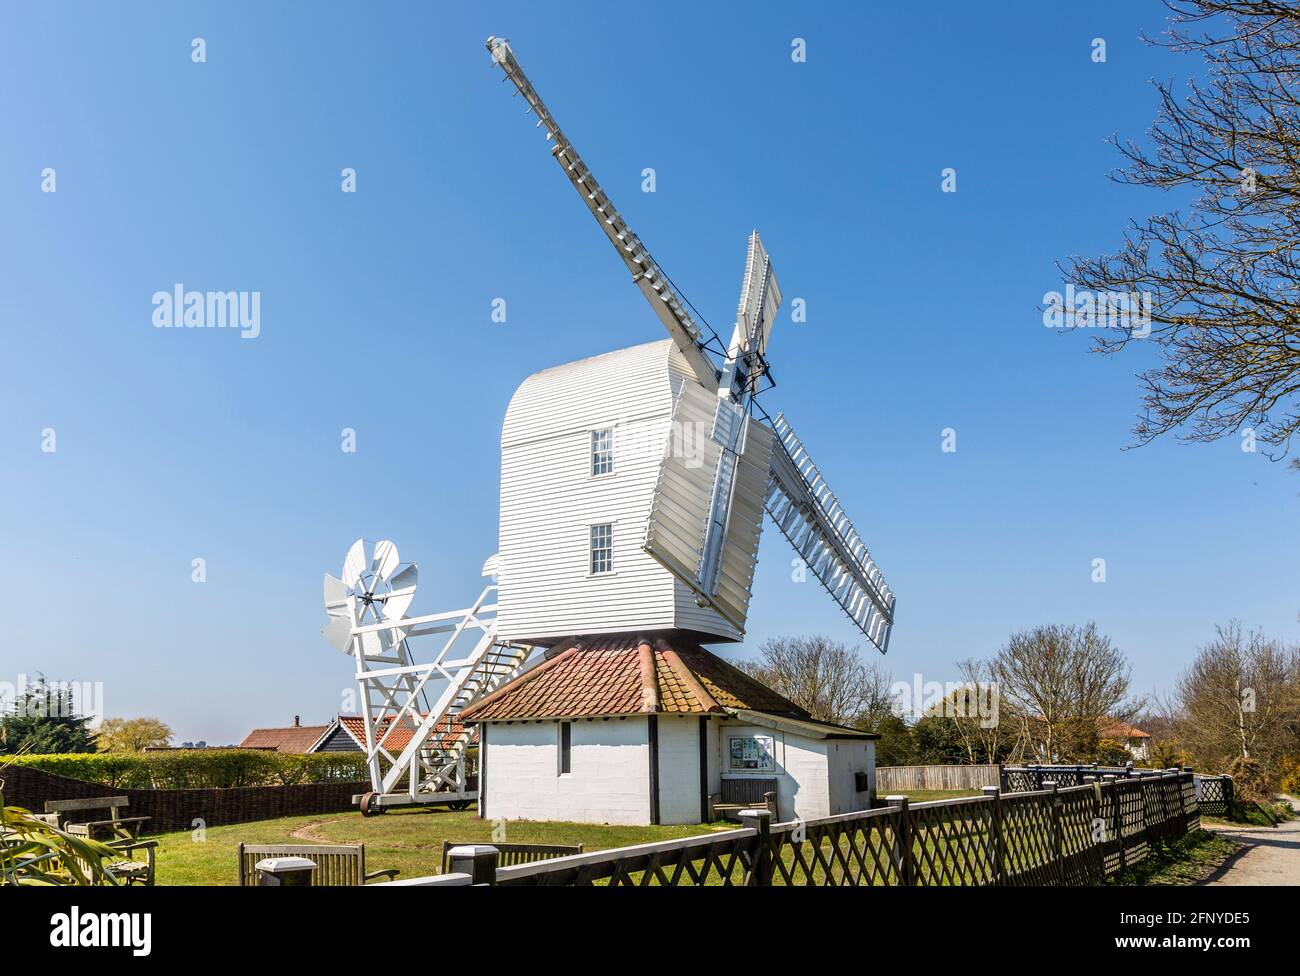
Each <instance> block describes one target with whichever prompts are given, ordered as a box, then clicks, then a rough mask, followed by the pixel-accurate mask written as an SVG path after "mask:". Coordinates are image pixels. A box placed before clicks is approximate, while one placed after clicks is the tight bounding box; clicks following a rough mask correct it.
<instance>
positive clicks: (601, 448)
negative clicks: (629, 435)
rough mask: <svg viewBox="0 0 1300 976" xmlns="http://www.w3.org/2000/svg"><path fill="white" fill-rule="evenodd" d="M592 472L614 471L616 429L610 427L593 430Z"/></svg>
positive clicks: (595, 473) (605, 472)
mask: <svg viewBox="0 0 1300 976" xmlns="http://www.w3.org/2000/svg"><path fill="white" fill-rule="evenodd" d="M591 473H592V474H593V475H597V474H613V473H614V431H613V430H611V429H609V428H606V429H605V430H593V431H592V432H591Z"/></svg>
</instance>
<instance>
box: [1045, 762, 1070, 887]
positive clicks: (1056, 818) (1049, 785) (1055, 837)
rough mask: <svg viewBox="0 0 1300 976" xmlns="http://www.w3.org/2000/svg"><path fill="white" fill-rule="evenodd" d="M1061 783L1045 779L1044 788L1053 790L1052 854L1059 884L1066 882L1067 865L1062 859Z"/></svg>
mask: <svg viewBox="0 0 1300 976" xmlns="http://www.w3.org/2000/svg"><path fill="white" fill-rule="evenodd" d="M1060 785H1061V784H1060V783H1058V782H1057V781H1056V780H1054V779H1048V780H1043V789H1045V790H1051V791H1052V796H1051V801H1050V802H1051V804H1052V806H1051V811H1052V812H1051V823H1052V856H1053V857H1054V858H1055V859H1056V878H1057V884H1065V865H1064V863H1063V862H1062V859H1061V846H1062V841H1061V800H1060V797H1059V796H1058V795H1057V791H1058V790H1059V789H1060Z"/></svg>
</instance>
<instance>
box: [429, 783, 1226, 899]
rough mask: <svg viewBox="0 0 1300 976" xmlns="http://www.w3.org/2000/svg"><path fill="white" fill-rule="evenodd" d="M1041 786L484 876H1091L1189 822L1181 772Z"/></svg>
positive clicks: (556, 881) (766, 825)
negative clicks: (1020, 791)
mask: <svg viewBox="0 0 1300 976" xmlns="http://www.w3.org/2000/svg"><path fill="white" fill-rule="evenodd" d="M1046 785H1047V788H1046V789H1042V790H1034V791H1031V792H1025V793H1003V792H1001V791H999V790H997V789H996V788H994V787H989V788H988V789H987V790H986V793H985V795H984V796H973V797H962V798H959V799H955V800H939V801H937V802H933V803H918V804H916V805H915V806H913V805H911V804H909V803H908V801H907V799H906V798H904V797H896V798H891V801H892V802H891V804H890V805H889V806H884V807H877V808H876V809H873V810H864V811H861V812H858V813H850V814H844V815H842V816H838V817H828V818H825V819H820V820H813V821H807V822H799V821H795V822H791V823H782V824H771V823H770V822H769V820H768V819H767V814H766V812H765V811H764V812H763V813H761V814H760V815H758V816H756V817H753V818H750V819H749V820H747V821H746V825H745V826H744V827H743V828H742V829H740V830H730V831H726V832H725V833H718V834H705V835H702V836H699V837H690V838H686V839H684V840H673V841H663V842H660V843H655V844H641V845H638V846H636V847H624V848H618V849H615V850H609V851H597V852H595V853H591V854H578V855H573V856H569V857H560V858H555V859H554V860H550V861H541V862H537V863H534V864H521V865H517V866H512V867H501V868H497V870H496V871H495V872H489V874H488V875H487V877H488V878H489V880H488V882H487V883H495V884H499V885H613V886H619V885H637V886H677V885H692V886H693V885H709V886H713V885H855V886H856V885H865V886H888V885H927V886H929V885H945V886H946V885H996V884H1001V885H1063V884H1069V885H1078V884H1096V883H1099V882H1101V881H1103V880H1105V879H1106V878H1108V877H1111V876H1112V875H1114V874H1115V873H1116V872H1117V871H1119V870H1121V869H1123V868H1124V867H1127V866H1129V865H1132V864H1135V863H1136V862H1138V861H1140V860H1141V859H1142V858H1144V857H1145V856H1146V855H1147V852H1148V849H1149V846H1150V844H1151V843H1153V842H1157V841H1166V840H1171V839H1174V838H1177V837H1180V836H1182V835H1183V834H1184V833H1186V832H1187V831H1189V830H1191V829H1194V828H1195V827H1197V826H1199V824H1200V812H1199V808H1198V806H1197V797H1196V785H1195V783H1194V780H1193V774H1192V773H1191V772H1188V771H1182V770H1171V771H1167V772H1163V773H1153V774H1152V775H1143V776H1133V777H1128V778H1125V779H1108V780H1104V781H1096V782H1091V783H1085V784H1082V785H1079V786H1068V787H1061V786H1059V785H1058V784H1053V783H1051V782H1050V781H1048V782H1047V784H1046ZM445 877H446V876H443V878H444V879H445ZM429 882H430V883H435V881H434V879H429ZM412 883H413V882H411V881H407V882H406V884H407V885H410V884H412ZM415 883H418V882H415ZM436 883H439V884H445V883H447V882H446V881H445V880H442V879H439V880H437V882H436ZM465 883H468V881H466V882H465Z"/></svg>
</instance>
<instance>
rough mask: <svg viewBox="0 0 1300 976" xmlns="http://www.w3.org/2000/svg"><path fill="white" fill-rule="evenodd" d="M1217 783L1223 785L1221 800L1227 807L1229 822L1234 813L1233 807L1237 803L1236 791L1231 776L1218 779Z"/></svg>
mask: <svg viewBox="0 0 1300 976" xmlns="http://www.w3.org/2000/svg"><path fill="white" fill-rule="evenodd" d="M1219 782H1220V783H1222V784H1223V798H1224V800H1225V801H1226V802H1227V805H1228V819H1229V820H1231V819H1232V816H1233V814H1234V813H1235V812H1236V810H1235V807H1236V803H1237V793H1236V790H1235V789H1234V784H1233V782H1232V777H1231V776H1223V777H1220V779H1219Z"/></svg>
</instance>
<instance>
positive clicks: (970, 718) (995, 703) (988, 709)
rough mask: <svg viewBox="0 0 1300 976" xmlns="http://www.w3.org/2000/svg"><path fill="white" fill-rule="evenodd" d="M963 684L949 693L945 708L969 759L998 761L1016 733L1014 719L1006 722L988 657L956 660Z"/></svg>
mask: <svg viewBox="0 0 1300 976" xmlns="http://www.w3.org/2000/svg"><path fill="white" fill-rule="evenodd" d="M956 668H957V676H958V678H959V679H960V680H961V687H960V688H958V689H956V690H955V691H954V692H953V693H952V694H950V695H948V696H947V698H946V699H945V700H944V704H943V708H944V710H945V711H947V712H949V713H950V715H949V717H951V718H952V720H953V722H954V724H955V726H956V729H957V735H958V737H959V738H960V739H961V742H962V747H963V748H964V749H965V750H966V757H967V761H968V762H970V763H972V764H974V763H977V762H981V761H983V762H997V761H998V759H999V757H1001V756H1002V755H1003V754H1004V753H1005V752H1007V751H1008V750H1009V749H1010V748H1011V745H1012V743H1013V742H1014V740H1015V737H1016V725H1015V723H1014V722H1007V723H1003V721H1002V718H1003V717H1004V716H1002V715H1000V714H999V712H1000V711H1001V702H1000V701H999V699H998V697H997V696H998V691H997V682H996V681H995V680H994V674H993V668H992V666H991V664H990V663H989V662H988V661H981V660H979V659H978V658H973V657H968V658H966V659H965V660H962V661H958V662H957V664H956Z"/></svg>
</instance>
